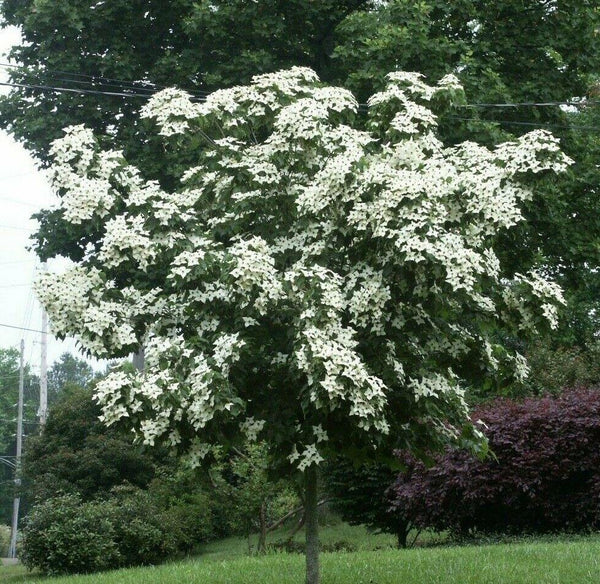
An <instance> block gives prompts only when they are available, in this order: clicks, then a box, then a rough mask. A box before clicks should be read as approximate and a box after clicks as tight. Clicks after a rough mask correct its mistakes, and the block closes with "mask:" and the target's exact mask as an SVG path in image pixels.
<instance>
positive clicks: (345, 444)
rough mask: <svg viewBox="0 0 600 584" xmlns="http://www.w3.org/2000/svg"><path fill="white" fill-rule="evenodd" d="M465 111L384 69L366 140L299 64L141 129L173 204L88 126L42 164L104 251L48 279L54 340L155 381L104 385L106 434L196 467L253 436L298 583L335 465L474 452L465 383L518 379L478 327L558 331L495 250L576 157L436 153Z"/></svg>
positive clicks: (165, 98) (153, 118)
mask: <svg viewBox="0 0 600 584" xmlns="http://www.w3.org/2000/svg"><path fill="white" fill-rule="evenodd" d="M461 97H462V90H461V88H460V86H459V85H458V84H457V80H456V78H454V77H451V76H450V77H446V78H444V79H443V80H442V81H441V82H440V83H439V84H438V85H437V86H435V87H430V86H428V85H426V84H425V83H424V82H423V80H422V79H421V77H420V76H419V75H417V74H410V73H401V72H399V73H394V74H391V75H390V77H389V85H388V87H387V88H386V90H385V91H383V92H381V93H378V94H376V95H375V96H373V98H372V99H371V100H370V111H369V113H368V114H367V115H366V116H365V118H364V119H363V120H361V124H360V125H361V126H362V127H367V128H368V130H369V131H363V130H361V129H357V128H356V127H355V126H354V125H358V124H357V123H356V119H357V118H356V117H357V110H358V104H357V103H356V101H355V99H354V98H353V96H352V95H351V94H350V93H349V92H347V91H346V90H343V89H339V88H328V87H322V86H321V85H320V84H319V82H318V78H317V77H316V75H315V74H314V72H312V71H311V70H309V69H303V68H294V69H292V70H290V71H284V72H280V73H276V74H272V75H266V76H259V77H256V78H255V79H254V80H253V83H252V84H251V85H249V86H247V87H239V88H235V89H232V90H223V91H218V92H215V93H214V94H211V96H209V98H207V100H206V102H205V103H203V104H201V105H199V104H196V103H194V102H193V101H191V100H190V99H189V98H188V97H187V96H186V95H185V94H183V93H181V92H180V91H177V90H166V91H165V92H162V93H160V94H158V95H157V96H155V97H154V98H153V99H152V100H151V101H150V102H149V103H148V105H147V106H146V107H145V108H144V109H143V110H142V113H141V117H142V118H143V119H148V120H149V122H150V125H149V132H156V133H157V134H158V136H159V138H160V139H161V140H163V144H164V150H165V152H167V153H170V154H168V155H167V157H169V155H170V156H172V158H173V159H174V158H175V153H177V156H178V157H180V159H181V160H184V161H187V160H188V159H190V158H195V164H194V165H192V166H191V168H185V167H183V166H181V165H180V166H177V167H176V168H175V169H174V171H176V172H178V173H180V175H181V182H182V183H183V186H182V187H180V188H178V189H177V190H174V191H171V192H166V191H164V190H162V189H161V188H160V186H159V185H158V184H157V183H156V182H147V181H145V180H144V179H143V178H142V175H141V173H140V172H139V171H138V170H137V169H136V168H135V167H134V166H132V165H129V164H127V163H126V162H125V161H124V160H123V158H122V155H121V153H119V152H117V151H113V150H102V149H100V148H99V147H98V145H97V142H96V140H95V139H94V136H93V134H92V132H91V131H89V130H87V129H85V128H82V127H75V128H70V129H69V130H67V132H66V135H65V137H64V139H62V140H60V141H58V142H56V143H55V144H54V146H53V154H54V156H55V166H54V170H53V180H54V186H55V188H56V189H57V190H58V191H59V193H60V194H61V196H62V199H61V200H62V204H61V212H62V213H63V214H64V218H65V220H66V221H68V222H69V223H71V224H72V225H74V226H75V228H77V226H79V225H81V224H83V223H85V224H89V225H92V226H94V228H95V229H97V230H98V232H102V233H104V236H103V238H102V239H101V240H100V241H99V242H98V245H97V246H96V247H93V246H89V245H87V244H86V246H85V247H86V250H85V255H84V256H82V258H81V261H80V262H79V263H78V264H77V265H76V266H75V267H74V268H73V269H71V270H70V271H68V272H67V273H65V274H62V275H55V274H47V275H43V276H42V278H41V279H40V281H39V282H38V285H37V287H36V289H37V292H38V294H39V296H40V299H41V301H42V303H43V304H44V305H45V307H46V309H47V310H48V312H49V315H50V317H51V319H52V322H53V326H54V330H55V331H56V333H57V334H59V335H61V334H62V335H66V334H69V335H73V336H76V337H77V338H78V340H79V342H80V343H81V344H82V346H83V347H84V348H86V349H87V350H88V351H89V352H91V353H92V354H94V355H96V356H98V357H100V356H111V357H112V356H118V355H125V354H127V353H129V352H131V350H132V349H133V348H135V347H137V346H138V345H139V344H140V343H141V342H142V341H143V342H145V345H146V348H147V351H146V369H145V370H144V372H142V373H140V372H132V371H114V372H112V373H111V374H109V375H108V376H107V377H106V378H105V379H104V380H102V381H100V382H99V383H98V385H97V387H96V397H97V399H98V401H99V402H100V404H101V405H102V408H103V420H104V421H105V422H106V423H108V424H112V423H117V422H120V423H124V424H131V426H132V427H133V429H134V430H135V431H136V433H137V435H138V436H139V438H140V440H142V441H143V442H144V443H145V444H148V445H153V444H155V443H157V442H159V441H165V442H166V443H167V444H169V445H171V446H173V447H177V448H179V449H181V450H183V451H185V452H187V455H188V458H189V460H190V462H191V463H193V464H199V463H200V461H201V460H202V459H204V458H206V457H209V456H210V453H211V451H212V450H213V448H214V447H215V445H216V444H219V443H220V444H225V445H235V444H236V443H239V441H240V440H242V439H252V438H254V439H255V438H257V437H260V438H261V439H263V440H264V441H265V443H266V444H267V445H268V447H269V454H270V456H271V457H272V459H273V460H274V461H276V462H277V463H279V465H281V466H282V468H285V467H287V469H288V470H292V469H295V470H297V471H301V472H303V473H304V477H305V480H306V494H305V504H306V516H307V578H308V581H309V582H311V583H312V582H316V581H317V579H318V569H317V562H316V558H317V551H318V539H317V533H316V529H317V526H316V504H317V485H316V467H317V465H318V464H319V463H320V462H321V461H322V460H323V459H324V457H326V456H328V455H329V454H330V453H333V452H335V453H338V452H341V453H346V454H347V455H348V456H352V457H353V458H360V456H364V457H369V456H384V455H386V454H387V455H391V451H392V448H393V447H395V446H398V445H401V444H403V445H404V446H409V447H410V448H412V449H413V450H415V451H420V450H423V449H425V448H427V449H432V448H436V447H440V446H441V445H443V444H446V443H448V442H453V443H460V444H467V445H470V446H471V447H472V448H477V447H481V442H482V436H481V433H480V432H479V431H478V430H477V429H476V428H475V427H474V426H473V425H472V424H471V423H470V420H469V418H468V412H467V406H466V403H465V401H464V399H463V388H464V385H465V384H466V383H472V382H473V380H474V379H475V378H477V377H480V376H481V375H484V376H485V375H488V374H489V373H490V372H491V371H492V370H494V369H498V368H502V367H506V368H508V369H510V370H515V371H516V373H517V374H519V373H521V372H522V371H523V365H524V363H523V359H522V357H521V356H519V355H518V354H514V353H513V352H511V351H510V350H506V349H505V348H504V347H502V346H501V345H500V344H498V343H494V342H493V338H492V337H491V332H490V331H492V330H493V329H495V328H496V327H498V326H499V324H498V323H502V322H503V323H505V324H506V326H507V327H509V328H510V329H512V328H513V327H518V328H520V329H522V330H524V331H535V330H536V329H537V327H538V326H543V324H544V323H546V322H547V321H548V320H549V321H550V323H551V324H553V325H555V324H556V305H557V304H559V303H560V302H562V296H561V293H560V290H559V289H558V288H557V287H556V286H555V285H554V284H552V283H550V282H548V281H546V280H545V279H543V277H542V276H541V274H540V273H537V272H531V273H529V274H527V275H524V274H516V275H515V276H514V278H513V279H512V280H507V279H506V277H505V275H503V274H502V273H501V271H500V269H499V264H498V259H497V257H496V255H495V254H494V252H493V250H492V249H491V242H492V241H493V236H494V234H495V233H497V232H498V231H502V230H505V229H509V228H510V227H511V226H513V225H514V224H515V223H518V222H519V221H521V220H522V215H521V213H520V211H519V203H520V202H521V201H522V200H523V199H529V198H530V197H531V196H532V190H531V189H532V187H533V182H534V176H535V175H536V174H539V173H544V172H546V171H553V170H564V168H565V167H566V166H567V164H568V160H567V159H565V158H564V157H563V156H562V154H561V153H560V152H559V149H558V145H557V143H556V141H555V140H554V139H553V138H552V137H551V136H550V135H549V134H548V133H544V132H534V133H531V134H528V135H526V136H525V137H523V139H521V140H520V141H518V142H513V143H506V144H503V145H501V146H499V147H498V148H496V149H495V150H493V151H490V150H488V149H486V148H483V147H479V146H476V145H475V144H473V143H466V144H464V145H461V146H459V147H456V148H454V147H453V148H445V147H444V146H443V144H442V143H441V142H440V141H439V140H438V139H437V138H436V136H435V129H436V116H435V115H434V113H433V111H432V110H431V109H429V108H434V109H435V110H437V111H441V110H443V109H444V108H445V107H448V105H449V104H451V103H452V102H453V101H454V100H456V99H461ZM199 143H203V144H204V145H205V146H204V147H203V148H199V147H198V144H199ZM72 243H73V245H80V244H81V242H78V241H73V242H72ZM107 282H110V283H111V285H107ZM112 283H114V285H113V284H112ZM492 325H493V327H492ZM473 363H481V368H479V369H478V368H476V367H473Z"/></svg>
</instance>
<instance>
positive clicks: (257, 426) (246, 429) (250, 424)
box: [240, 417, 265, 442]
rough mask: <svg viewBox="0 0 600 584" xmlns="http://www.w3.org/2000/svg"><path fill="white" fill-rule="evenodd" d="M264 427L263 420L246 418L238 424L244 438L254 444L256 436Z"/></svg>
mask: <svg viewBox="0 0 600 584" xmlns="http://www.w3.org/2000/svg"><path fill="white" fill-rule="evenodd" d="M264 427H265V421H264V420H255V419H254V418H253V417H250V418H246V419H245V420H244V421H243V422H242V423H241V424H240V430H241V431H242V432H243V433H244V434H245V435H246V438H247V439H248V440H249V441H250V442H256V441H257V440H258V434H259V432H260V431H261V430H262V429H263V428H264Z"/></svg>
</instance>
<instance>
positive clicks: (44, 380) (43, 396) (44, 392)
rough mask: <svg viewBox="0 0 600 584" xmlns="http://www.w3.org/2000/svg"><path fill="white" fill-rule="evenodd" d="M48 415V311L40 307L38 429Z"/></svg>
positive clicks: (42, 425)
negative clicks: (40, 338)
mask: <svg viewBox="0 0 600 584" xmlns="http://www.w3.org/2000/svg"><path fill="white" fill-rule="evenodd" d="M42 271H43V272H45V271H46V263H43V264H42ZM47 415H48V313H47V312H46V311H45V310H44V309H43V308H42V350H41V362H40V409H39V411H38V416H39V417H40V430H43V429H44V426H45V425H46V416H47Z"/></svg>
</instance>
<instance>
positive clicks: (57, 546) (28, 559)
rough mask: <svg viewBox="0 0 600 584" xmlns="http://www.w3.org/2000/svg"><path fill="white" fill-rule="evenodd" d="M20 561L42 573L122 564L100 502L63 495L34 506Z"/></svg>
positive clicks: (83, 570) (89, 569)
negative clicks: (85, 500)
mask: <svg viewBox="0 0 600 584" xmlns="http://www.w3.org/2000/svg"><path fill="white" fill-rule="evenodd" d="M20 557H21V561H22V562H23V564H24V565H25V566H27V567H28V568H30V569H32V568H37V569H39V570H40V571H42V572H43V573H45V574H72V573H86V572H97V571H101V570H107V569H109V568H112V567H115V566H117V565H119V564H120V563H121V555H120V553H119V550H118V546H117V543H116V540H115V531H114V528H113V524H112V522H111V520H110V519H109V518H107V516H106V509H105V508H104V506H103V505H102V504H96V503H83V502H82V500H81V498H80V497H79V495H63V496H60V497H56V498H54V499H49V500H47V501H45V502H44V503H41V504H40V505H38V506H36V507H35V508H34V509H33V511H32V512H31V513H30V514H29V516H28V518H27V521H26V525H25V529H24V531H23V549H22V552H21V556H20Z"/></svg>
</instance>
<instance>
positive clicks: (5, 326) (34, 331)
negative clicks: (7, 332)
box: [0, 323, 42, 333]
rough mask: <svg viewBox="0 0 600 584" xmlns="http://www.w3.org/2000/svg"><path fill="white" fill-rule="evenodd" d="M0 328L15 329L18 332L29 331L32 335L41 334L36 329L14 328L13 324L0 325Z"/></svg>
mask: <svg viewBox="0 0 600 584" xmlns="http://www.w3.org/2000/svg"><path fill="white" fill-rule="evenodd" d="M0 326H1V327H4V328H10V329H17V330H20V331H31V332H32V333H41V332H42V331H41V330H38V329H33V328H28V327H24V326H15V325H14V324H3V323H0Z"/></svg>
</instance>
